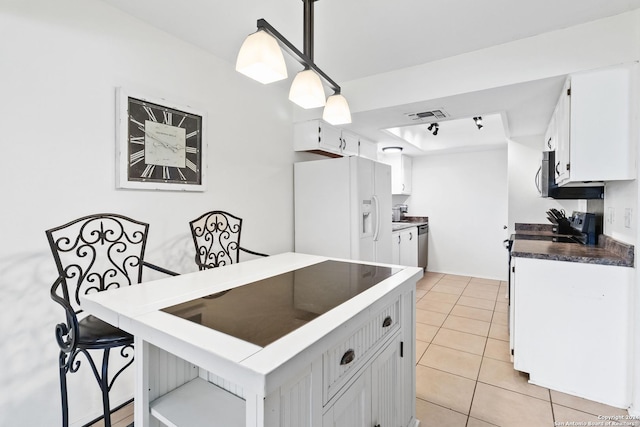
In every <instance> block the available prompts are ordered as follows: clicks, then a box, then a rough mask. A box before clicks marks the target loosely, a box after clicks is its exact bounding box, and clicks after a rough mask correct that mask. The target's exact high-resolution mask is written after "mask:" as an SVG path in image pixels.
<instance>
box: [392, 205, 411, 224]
mask: <svg viewBox="0 0 640 427" xmlns="http://www.w3.org/2000/svg"><path fill="white" fill-rule="evenodd" d="M408 211H409V206H407V205H394V206H393V207H392V208H391V212H392V217H391V221H393V222H399V221H402V220H403V219H404V216H405V214H406V213H407V212H408Z"/></svg>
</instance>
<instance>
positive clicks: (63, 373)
mask: <svg viewBox="0 0 640 427" xmlns="http://www.w3.org/2000/svg"><path fill="white" fill-rule="evenodd" d="M110 350H111V349H110V348H105V349H103V355H102V367H101V372H98V369H97V367H96V364H95V362H94V361H93V359H92V358H91V355H90V354H89V352H88V351H87V350H85V349H77V350H76V351H74V352H72V353H65V352H63V351H61V352H60V357H59V365H60V366H59V367H60V392H61V398H62V427H69V397H68V395H67V373H68V372H71V373H74V372H77V371H78V369H79V368H80V361H79V360H76V356H77V355H78V354H79V353H83V354H84V355H85V356H86V358H87V360H88V361H89V365H90V366H91V370H92V371H93V375H94V376H95V378H96V381H97V382H98V385H99V386H100V391H101V394H102V412H103V421H104V427H111V403H110V400H109V391H110V390H111V387H112V386H113V383H114V382H115V380H116V378H117V377H118V376H119V375H120V374H121V373H122V372H123V371H124V370H125V369H126V368H127V367H129V365H131V364H132V363H133V355H129V354H127V350H129V351H132V350H133V345H126V346H124V347H122V348H121V350H120V354H121V355H122V356H123V357H124V358H128V357H129V356H131V360H129V361H128V362H127V363H126V364H125V365H124V366H123V367H122V368H121V369H120V370H119V371H118V372H117V373H116V374H115V375H114V376H113V378H112V379H111V381H109V354H110Z"/></svg>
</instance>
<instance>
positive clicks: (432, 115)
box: [406, 109, 447, 122]
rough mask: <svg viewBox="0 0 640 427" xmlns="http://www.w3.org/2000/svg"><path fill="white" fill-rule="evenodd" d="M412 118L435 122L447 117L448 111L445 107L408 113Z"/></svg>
mask: <svg viewBox="0 0 640 427" xmlns="http://www.w3.org/2000/svg"><path fill="white" fill-rule="evenodd" d="M406 116H407V117H408V118H409V119H410V120H419V121H424V122H435V121H438V120H441V119H444V118H445V117H447V113H446V112H445V111H444V110H443V109H439V110H432V111H422V112H420V113H409V114H407V115H406Z"/></svg>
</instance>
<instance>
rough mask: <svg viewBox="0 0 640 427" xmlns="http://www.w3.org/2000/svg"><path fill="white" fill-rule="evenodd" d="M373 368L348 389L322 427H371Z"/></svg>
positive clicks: (334, 405)
mask: <svg viewBox="0 0 640 427" xmlns="http://www.w3.org/2000/svg"><path fill="white" fill-rule="evenodd" d="M371 426H372V424H371V368H370V367H368V368H367V369H365V371H364V372H363V373H362V374H361V375H360V376H359V377H358V379H357V380H356V381H355V382H354V383H352V384H351V386H349V388H347V390H346V391H345V392H344V394H342V396H340V397H339V398H338V399H337V400H336V401H335V403H334V404H333V405H332V406H331V407H330V408H329V409H328V410H327V411H326V412H325V414H324V416H323V417H322V427H371Z"/></svg>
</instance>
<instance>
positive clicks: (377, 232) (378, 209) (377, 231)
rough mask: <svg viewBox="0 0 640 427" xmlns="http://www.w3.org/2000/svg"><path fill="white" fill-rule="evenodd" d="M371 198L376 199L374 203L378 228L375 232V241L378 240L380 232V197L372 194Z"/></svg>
mask: <svg viewBox="0 0 640 427" xmlns="http://www.w3.org/2000/svg"><path fill="white" fill-rule="evenodd" d="M371 199H372V200H373V201H374V203H375V204H376V211H375V212H376V219H375V221H376V229H375V231H374V232H373V241H374V242H377V241H378V234H379V233H380V202H379V201H378V197H377V196H375V195H373V196H371Z"/></svg>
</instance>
